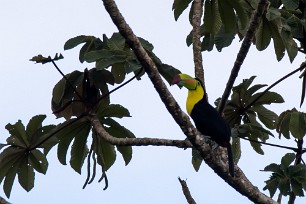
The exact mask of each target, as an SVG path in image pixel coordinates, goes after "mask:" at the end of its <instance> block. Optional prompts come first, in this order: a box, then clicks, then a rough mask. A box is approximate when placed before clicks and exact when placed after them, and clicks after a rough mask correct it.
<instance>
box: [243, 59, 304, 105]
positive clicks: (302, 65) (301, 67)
mask: <svg viewBox="0 0 306 204" xmlns="http://www.w3.org/2000/svg"><path fill="white" fill-rule="evenodd" d="M305 67H306V63H302V64H301V66H300V67H299V68H297V69H296V70H294V71H292V72H290V73H289V74H286V75H285V76H283V77H282V78H280V79H279V80H277V81H276V82H274V83H273V84H272V85H270V86H269V87H268V88H266V90H265V91H263V92H262V93H261V94H260V95H258V96H257V98H255V99H254V100H253V101H252V102H251V103H250V104H249V105H247V106H246V107H245V108H244V109H243V111H246V110H247V109H249V108H250V107H251V106H252V105H253V104H254V103H255V102H256V101H258V100H259V99H260V98H261V97H262V96H263V95H265V94H266V93H267V92H268V91H269V90H270V89H272V88H273V87H274V86H276V85H277V84H279V83H280V82H282V81H283V80H285V79H287V78H288V77H290V76H291V75H293V74H295V73H296V72H298V71H302V70H303V69H305Z"/></svg>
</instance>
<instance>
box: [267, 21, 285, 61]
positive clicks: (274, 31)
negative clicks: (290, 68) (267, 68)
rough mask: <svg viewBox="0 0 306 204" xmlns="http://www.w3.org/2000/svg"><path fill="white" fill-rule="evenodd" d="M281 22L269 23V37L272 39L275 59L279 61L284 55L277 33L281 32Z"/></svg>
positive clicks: (280, 38)
mask: <svg viewBox="0 0 306 204" xmlns="http://www.w3.org/2000/svg"><path fill="white" fill-rule="evenodd" d="M281 25H282V24H281V20H279V21H273V22H270V29H271V35H272V38H273V44H274V51H275V55H276V59H277V60H278V61H280V60H281V59H283V57H284V55H285V45H284V43H283V40H282V37H281V35H280V33H279V31H280V30H281Z"/></svg>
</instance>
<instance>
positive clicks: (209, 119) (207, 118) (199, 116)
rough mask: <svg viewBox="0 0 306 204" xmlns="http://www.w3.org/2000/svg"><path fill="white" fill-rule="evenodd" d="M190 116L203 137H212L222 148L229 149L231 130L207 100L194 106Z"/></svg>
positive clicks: (203, 99)
mask: <svg viewBox="0 0 306 204" xmlns="http://www.w3.org/2000/svg"><path fill="white" fill-rule="evenodd" d="M190 116H191V118H192V119H193V121H194V123H195V126H196V127H197V129H198V130H199V131H200V132H201V133H202V134H203V135H207V136H209V137H211V139H212V140H214V141H215V142H216V143H217V144H219V145H220V146H222V147H227V144H228V143H229V142H230V138H231V129H230V127H229V126H228V124H227V123H226V122H225V121H224V119H223V118H222V117H221V116H220V114H219V113H218V111H217V110H216V109H215V108H214V107H212V106H211V105H210V104H209V103H208V102H207V101H206V99H205V98H202V99H201V100H200V101H199V102H198V103H196V104H195V105H194V107H193V109H192V111H191V114H190Z"/></svg>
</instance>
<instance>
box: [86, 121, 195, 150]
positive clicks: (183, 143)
mask: <svg viewBox="0 0 306 204" xmlns="http://www.w3.org/2000/svg"><path fill="white" fill-rule="evenodd" d="M88 118H89V120H90V122H91V124H92V126H93V128H94V129H95V131H96V132H97V133H98V135H99V136H100V137H102V138H103V139H105V140H106V141H107V142H109V143H111V144H112V145H120V146H149V145H153V146H172V147H179V148H191V147H192V144H191V143H190V142H189V141H188V140H169V139H160V138H117V137H113V136H111V135H110V134H109V133H108V132H107V131H106V130H105V129H104V128H103V126H102V125H101V123H100V121H99V119H98V118H97V116H96V115H91V116H88Z"/></svg>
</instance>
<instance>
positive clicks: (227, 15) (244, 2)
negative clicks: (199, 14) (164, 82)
mask: <svg viewBox="0 0 306 204" xmlns="http://www.w3.org/2000/svg"><path fill="white" fill-rule="evenodd" d="M258 2H259V1H258V0H205V1H203V8H204V9H203V10H204V14H203V24H202V25H201V36H202V51H211V50H212V49H213V48H214V46H216V48H217V50H218V51H222V49H223V48H225V47H228V46H229V45H231V43H232V41H233V39H234V38H235V36H236V35H237V36H238V37H239V39H240V40H242V39H243V37H244V36H245V35H246V31H247V25H249V22H250V19H251V17H252V15H253V13H254V12H255V10H256V8H257V5H258ZM190 4H191V7H190V11H189V18H190V22H192V21H191V18H192V14H193V2H192V1H191V0H174V3H173V7H172V9H173V11H174V18H175V20H177V19H178V18H179V17H180V15H181V14H182V13H183V12H184V11H185V10H186V9H187V8H188V6H189V5H190ZM304 6H305V5H304V4H303V3H302V2H300V1H298V0H294V1H287V0H282V1H281V0H275V1H270V4H269V6H268V8H267V11H266V12H265V14H264V15H263V17H262V20H261V22H260V25H259V27H258V29H257V31H256V35H255V38H254V40H253V43H254V44H255V45H256V48H257V49H258V50H259V51H262V50H265V49H266V48H267V47H268V46H269V44H270V42H271V39H273V43H274V50H275V54H276V58H277V60H278V61H280V60H281V59H282V58H283V57H284V54H285V51H286V52H287V53H288V56H289V59H290V61H291V62H292V61H293V60H294V58H295V57H296V55H297V52H298V50H299V48H298V46H297V43H296V42H295V40H294V39H297V40H299V41H300V42H301V44H302V45H303V43H305V45H306V40H305V39H304V34H305V31H304V25H305V15H304ZM186 42H187V45H188V46H189V45H191V44H192V32H190V34H189V35H188V36H187V39H186Z"/></svg>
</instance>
